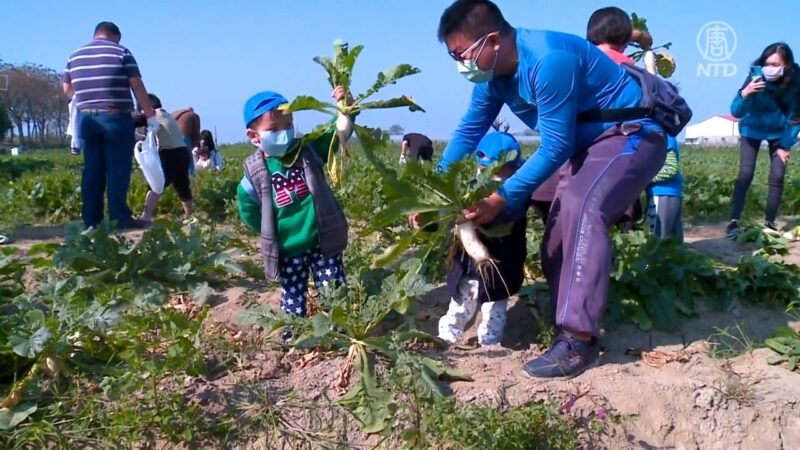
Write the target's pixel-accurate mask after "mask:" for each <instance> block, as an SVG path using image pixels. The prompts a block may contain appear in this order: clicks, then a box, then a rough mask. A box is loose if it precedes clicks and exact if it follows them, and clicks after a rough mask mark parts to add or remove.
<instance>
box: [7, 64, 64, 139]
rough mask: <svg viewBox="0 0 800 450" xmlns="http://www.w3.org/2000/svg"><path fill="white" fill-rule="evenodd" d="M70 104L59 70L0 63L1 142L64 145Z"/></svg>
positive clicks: (39, 66) (32, 65)
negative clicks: (64, 92) (62, 87)
mask: <svg viewBox="0 0 800 450" xmlns="http://www.w3.org/2000/svg"><path fill="white" fill-rule="evenodd" d="M68 103H69V100H68V99H67V98H66V97H65V96H64V94H63V92H62V90H61V77H60V74H59V73H58V72H57V71H55V70H53V69H50V68H47V67H44V66H41V65H37V64H30V63H26V64H22V65H13V64H8V63H4V62H2V61H0V141H5V140H6V139H8V140H9V141H10V142H12V143H18V144H19V145H28V146H36V147H45V146H48V145H62V144H64V142H65V141H66V136H65V134H66V130H67V124H68V122H69V111H68V110H67V105H68Z"/></svg>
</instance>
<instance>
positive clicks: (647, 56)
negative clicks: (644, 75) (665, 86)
mask: <svg viewBox="0 0 800 450" xmlns="http://www.w3.org/2000/svg"><path fill="white" fill-rule="evenodd" d="M644 67H645V69H647V71H648V72H650V73H651V74H653V75H655V74H656V54H655V53H653V51H652V50H647V51H645V52H644Z"/></svg>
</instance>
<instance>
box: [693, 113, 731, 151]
mask: <svg viewBox="0 0 800 450" xmlns="http://www.w3.org/2000/svg"><path fill="white" fill-rule="evenodd" d="M684 142H685V143H686V144H688V145H731V144H738V143H739V119H737V118H736V117H733V116H731V115H716V116H712V117H709V118H708V119H706V120H703V121H702V122H698V123H696V124H694V125H689V126H688V127H686V135H685V137H684Z"/></svg>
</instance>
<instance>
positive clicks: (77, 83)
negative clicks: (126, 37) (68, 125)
mask: <svg viewBox="0 0 800 450" xmlns="http://www.w3.org/2000/svg"><path fill="white" fill-rule="evenodd" d="M141 76H142V75H141V74H140V73H139V66H138V65H137V64H136V60H135V59H134V58H133V55H132V54H131V52H130V51H129V50H128V49H127V48H125V47H123V46H121V45H119V44H115V43H114V42H111V41H108V40H105V39H95V40H93V41H92V42H90V43H89V44H87V45H85V46H83V47H81V48H79V49H78V50H77V51H76V52H75V53H73V54H72V55H70V57H69V60H68V61H67V67H66V69H64V76H63V77H62V81H63V82H65V83H72V87H73V88H74V89H75V101H76V104H77V106H78V109H79V110H82V109H94V108H112V109H123V110H132V109H133V98H132V97H131V85H130V83H129V81H128V79H129V78H132V77H141Z"/></svg>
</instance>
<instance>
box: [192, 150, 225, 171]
mask: <svg viewBox="0 0 800 450" xmlns="http://www.w3.org/2000/svg"><path fill="white" fill-rule="evenodd" d="M192 157H193V158H194V165H195V170H198V171H199V170H207V169H214V170H217V171H221V170H222V154H221V153H220V151H219V149H216V150H214V151H213V152H211V157H210V158H208V159H207V160H205V161H201V160H200V159H199V158H198V157H197V148H196V147H195V148H194V149H192Z"/></svg>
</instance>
